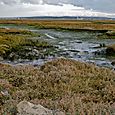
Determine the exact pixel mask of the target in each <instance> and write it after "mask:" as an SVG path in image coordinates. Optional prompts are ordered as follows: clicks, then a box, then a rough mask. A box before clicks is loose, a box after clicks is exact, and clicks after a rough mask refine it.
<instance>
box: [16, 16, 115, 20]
mask: <svg viewBox="0 0 115 115" xmlns="http://www.w3.org/2000/svg"><path fill="white" fill-rule="evenodd" d="M17 18H21V19H38V20H39V19H43V20H45V19H50V20H65V19H66V20H70V19H72V20H76V19H77V20H84V19H85V20H115V18H109V17H89V16H30V17H17Z"/></svg>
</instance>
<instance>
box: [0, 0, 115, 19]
mask: <svg viewBox="0 0 115 115" xmlns="http://www.w3.org/2000/svg"><path fill="white" fill-rule="evenodd" d="M6 16H105V17H115V0H0V17H6Z"/></svg>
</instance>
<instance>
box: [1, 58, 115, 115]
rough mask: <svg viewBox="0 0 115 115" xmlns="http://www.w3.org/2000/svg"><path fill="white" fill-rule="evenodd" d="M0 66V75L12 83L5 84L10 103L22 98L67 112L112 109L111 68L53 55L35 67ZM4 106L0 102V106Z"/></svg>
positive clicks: (114, 100) (114, 98) (114, 92)
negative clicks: (53, 58)
mask: <svg viewBox="0 0 115 115" xmlns="http://www.w3.org/2000/svg"><path fill="white" fill-rule="evenodd" d="M0 70H1V72H0V79H6V80H7V81H8V82H9V83H10V84H11V85H12V87H13V90H12V89H11V88H9V89H10V90H11V91H10V92H12V93H11V94H10V95H11V98H12V100H13V103H18V102H20V101H22V100H23V99H25V100H28V101H30V102H33V103H36V104H38V103H39V104H41V105H43V106H45V107H48V108H49V109H54V110H56V109H60V110H62V111H65V113H67V114H70V115H74V114H77V113H78V114H82V113H83V114H85V113H86V114H88V113H91V114H94V113H95V114H98V113H103V112H104V113H105V115H107V114H108V113H110V114H113V113H114V107H113V105H114V103H115V83H114V81H115V72H114V71H112V70H110V69H105V68H99V67H96V66H95V65H89V64H86V63H81V62H78V61H74V60H69V59H56V60H54V61H51V62H47V63H46V64H44V65H42V66H40V67H39V68H37V67H33V66H15V67H12V66H0ZM12 100H11V101H10V100H9V102H11V105H13V103H12ZM5 102H6V103H9V102H7V101H5ZM7 107H8V105H7V104H3V105H1V108H2V109H3V108H7Z"/></svg>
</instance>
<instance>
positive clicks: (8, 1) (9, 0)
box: [0, 0, 17, 5]
mask: <svg viewBox="0 0 115 115" xmlns="http://www.w3.org/2000/svg"><path fill="white" fill-rule="evenodd" d="M0 3H3V4H6V5H12V4H16V3H17V1H16V0H0Z"/></svg>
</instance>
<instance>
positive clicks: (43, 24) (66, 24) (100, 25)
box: [0, 20, 115, 30]
mask: <svg viewBox="0 0 115 115" xmlns="http://www.w3.org/2000/svg"><path fill="white" fill-rule="evenodd" d="M0 24H16V25H21V24H22V25H29V26H34V27H38V28H54V29H55V28H56V29H84V30H115V21H114V20H106V21H105V20H100V21H98V20H95V21H90V20H0Z"/></svg>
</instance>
